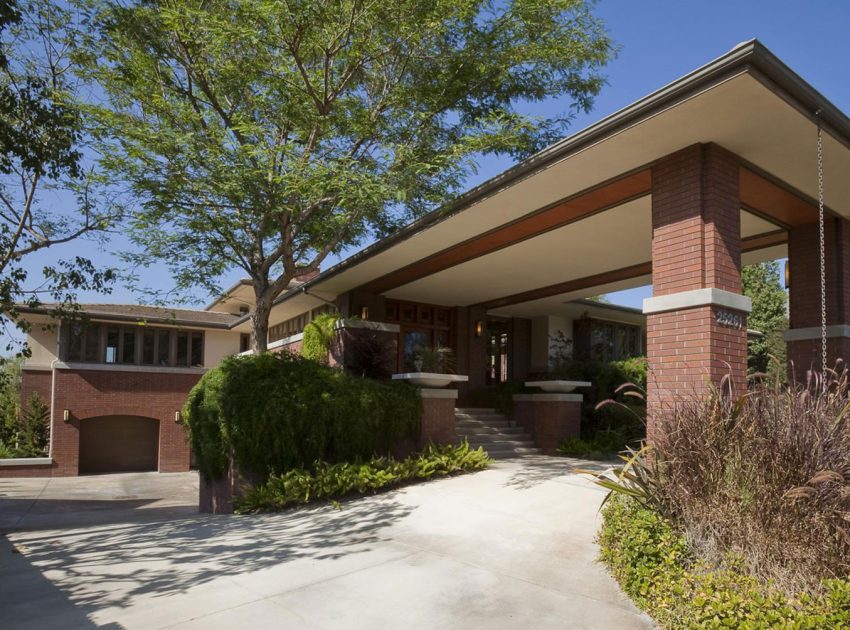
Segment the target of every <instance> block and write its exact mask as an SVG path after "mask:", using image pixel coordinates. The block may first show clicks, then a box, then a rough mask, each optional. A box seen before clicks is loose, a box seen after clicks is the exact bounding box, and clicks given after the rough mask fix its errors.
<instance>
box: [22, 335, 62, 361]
mask: <svg viewBox="0 0 850 630" xmlns="http://www.w3.org/2000/svg"><path fill="white" fill-rule="evenodd" d="M41 326H42V325H41V324H33V325H32V330H31V331H30V332H29V335H28V336H27V343H28V344H29V348H30V350H31V351H32V356H30V357H29V358H28V359H27V360H26V362H25V364H26V365H27V366H29V367H49V366H50V364H51V363H52V362H53V360H54V359H56V337H57V334H58V333H57V328H56V327H54V328H52V329H51V330H42V328H41Z"/></svg>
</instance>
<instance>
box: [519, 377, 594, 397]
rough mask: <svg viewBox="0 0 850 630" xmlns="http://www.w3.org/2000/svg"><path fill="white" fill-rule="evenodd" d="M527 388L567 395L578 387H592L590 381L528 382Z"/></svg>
mask: <svg viewBox="0 0 850 630" xmlns="http://www.w3.org/2000/svg"><path fill="white" fill-rule="evenodd" d="M525 385H526V387H539V388H540V389H542V390H543V391H544V392H551V393H558V394H566V393H568V392H571V391H573V390H574V389H575V388H576V387H590V385H591V384H590V382H589V381H556V380H553V381H526V383H525Z"/></svg>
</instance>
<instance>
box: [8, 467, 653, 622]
mask: <svg viewBox="0 0 850 630" xmlns="http://www.w3.org/2000/svg"><path fill="white" fill-rule="evenodd" d="M576 463H577V462H576V460H566V459H562V458H543V457H540V458H534V459H525V460H515V461H502V462H498V463H496V464H494V465H493V466H492V468H491V469H489V470H486V471H483V472H480V473H475V474H471V475H464V476H461V477H455V478H452V479H446V480H440V481H434V482H431V483H426V484H421V485H417V486H410V487H408V488H405V489H402V490H399V491H395V492H390V493H386V494H382V495H377V496H374V497H369V498H365V499H360V500H357V501H351V502H348V503H343V504H342V506H341V508H340V509H335V508H334V507H332V506H330V505H322V506H320V507H312V508H308V509H305V510H300V511H297V512H289V513H284V514H268V515H261V516H208V515H199V514H197V513H196V511H195V500H196V496H197V478H196V477H195V476H194V475H193V474H177V475H174V474H172V475H157V474H132V475H108V476H99V477H80V478H72V479H54V480H9V479H5V480H0V529H3V530H4V531H5V536H6V539H5V540H4V539H3V538H0V619H2V625H3V626H4V627H8V628H15V629H19V628H38V629H40V630H45V629H50V628H115V629H118V628H145V629H148V628H203V629H205V630H206V629H209V628H232V627H238V626H241V627H244V628H252V627H253V628H345V629H346V630H352V629H356V628H369V629H376V628H378V629H382V628H439V629H444V628H464V629H467V628H484V627H486V628H488V630H489V629H498V628H534V629H535V630H536V629H540V628H605V629H608V628H647V627H651V625H652V624H651V622H650V621H649V619H648V618H647V617H646V616H645V615H643V614H641V613H640V612H639V611H638V610H637V609H636V608H635V607H634V606H633V605H632V604H631V603H630V602H629V601H628V600H627V599H626V597H625V596H624V595H623V594H622V593H621V592H620V591H619V589H618V587H617V585H616V583H615V582H614V581H613V580H612V579H611V578H610V577H609V576H608V575H607V574H606V572H605V570H604V568H603V567H602V566H600V565H599V564H597V563H596V561H595V559H596V555H597V548H596V546H595V545H594V544H593V537H594V533H595V531H596V529H597V527H598V515H597V508H598V505H599V502H600V501H601V499H602V497H603V492H602V491H601V490H600V489H598V488H596V487H595V486H593V485H592V484H591V483H589V482H588V481H587V480H585V479H584V478H582V477H580V476H578V475H576V474H574V473H572V472H571V465H574V464H576ZM589 465H592V464H589Z"/></svg>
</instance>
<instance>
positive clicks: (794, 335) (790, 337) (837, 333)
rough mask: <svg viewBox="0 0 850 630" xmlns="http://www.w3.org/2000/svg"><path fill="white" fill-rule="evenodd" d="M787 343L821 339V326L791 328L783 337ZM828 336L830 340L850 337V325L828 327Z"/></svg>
mask: <svg viewBox="0 0 850 630" xmlns="http://www.w3.org/2000/svg"><path fill="white" fill-rule="evenodd" d="M783 336H784V337H785V341H808V340H810V339H820V336H821V329H820V326H813V327H812V328H790V329H788V330H786V331H785V334H784V335H783ZM826 336H827V337H828V338H830V339H835V338H836V337H850V324H833V325H832V326H827V327H826Z"/></svg>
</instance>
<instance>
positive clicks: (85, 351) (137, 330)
mask: <svg viewBox="0 0 850 630" xmlns="http://www.w3.org/2000/svg"><path fill="white" fill-rule="evenodd" d="M114 329H117V331H118V340H117V346H116V353H115V360H113V361H108V360H107V358H108V357H107V349H108V348H111V347H112V346H109V345H108V338H109V334H110V330H113V331H114ZM60 330H61V337H62V339H61V341H62V342H61V347H60V359H61V360H62V361H66V362H69V363H88V364H90V365H108V366H122V365H124V366H128V365H136V366H141V367H173V368H202V367H204V365H205V363H204V358H205V353H206V347H205V346H206V334H205V333H206V331H205V330H203V329H196V328H166V327H162V326H147V325H143V324H123V323H118V322H109V321H96V322H91V321H88V322H85V321H74V322H63V323H62V326H61V329H60ZM92 333H94V334H92ZM128 333H131V334H132V335H133V346H132V353H133V360H132V361H125V360H124V359H125V357H124V355H125V350H127V349H128V348H125V339H126V337H127V336H129V335H128ZM162 333H167V334H166V335H163V334H162ZM181 333H182V334H185V335H186V361H185V362H184V363H178V362H177V337H178V335H180V334H181ZM148 334H150V335H153V356H152V362H150V363H149V362H147V361H146V359H145V345H144V344H145V337H146V336H147V335H148ZM198 335H200V337H199V336H198ZM93 340H96V341H95V343H96V345H97V351H96V352H95V353H94V354H93V355H92V354H90V350H91V348H89V344H90V343H92V341H93ZM163 341H164V342H165V343H163ZM196 343H197V344H199V345H200V363H199V364H194V363H193V361H192V358H193V354H194V351H195V350H196V348H194V347H193V345H194V344H196ZM72 352H76V353H78V354H76V356H72ZM163 354H165V355H166V356H167V359H166V361H165V363H161V362H160V358H161V356H162V355H163ZM90 356H95V357H96V358H94V359H91V358H88V357H90Z"/></svg>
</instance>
